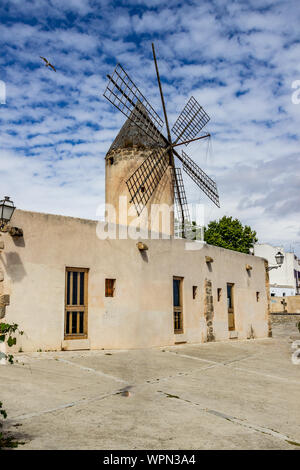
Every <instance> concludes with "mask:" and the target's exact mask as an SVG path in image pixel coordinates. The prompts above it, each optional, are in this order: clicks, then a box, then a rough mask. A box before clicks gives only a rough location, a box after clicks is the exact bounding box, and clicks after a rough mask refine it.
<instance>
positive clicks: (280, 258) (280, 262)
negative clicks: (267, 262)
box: [267, 251, 284, 271]
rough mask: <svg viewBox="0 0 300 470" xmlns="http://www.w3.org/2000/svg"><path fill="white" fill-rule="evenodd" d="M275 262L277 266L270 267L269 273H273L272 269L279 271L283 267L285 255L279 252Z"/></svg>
mask: <svg viewBox="0 0 300 470" xmlns="http://www.w3.org/2000/svg"><path fill="white" fill-rule="evenodd" d="M275 260H276V263H277V265H275V266H268V268H267V271H271V269H278V268H280V267H281V266H282V264H283V260H284V255H283V254H282V253H281V252H280V251H278V253H277V254H276V255H275Z"/></svg>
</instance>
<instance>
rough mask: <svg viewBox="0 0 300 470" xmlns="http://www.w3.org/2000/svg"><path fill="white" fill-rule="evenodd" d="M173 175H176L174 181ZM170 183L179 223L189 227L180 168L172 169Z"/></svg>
mask: <svg viewBox="0 0 300 470" xmlns="http://www.w3.org/2000/svg"><path fill="white" fill-rule="evenodd" d="M174 173H176V179H175V174H174ZM172 182H173V186H174V199H175V206H176V210H177V215H178V219H179V222H180V223H181V224H189V225H190V224H191V219H190V212H189V206H188V203H187V198H186V192H185V187H184V183H183V178H182V172H181V168H172ZM176 182H177V183H178V185H177V184H176ZM183 228H184V227H183Z"/></svg>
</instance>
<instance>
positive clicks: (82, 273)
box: [64, 268, 88, 339]
mask: <svg viewBox="0 0 300 470" xmlns="http://www.w3.org/2000/svg"><path fill="white" fill-rule="evenodd" d="M87 303H88V269H86V268H66V287H65V335H64V336H65V339H75V338H87V314H88V308H87V307H88V306H87Z"/></svg>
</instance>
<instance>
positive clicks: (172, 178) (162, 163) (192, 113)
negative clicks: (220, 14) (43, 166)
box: [104, 44, 220, 236]
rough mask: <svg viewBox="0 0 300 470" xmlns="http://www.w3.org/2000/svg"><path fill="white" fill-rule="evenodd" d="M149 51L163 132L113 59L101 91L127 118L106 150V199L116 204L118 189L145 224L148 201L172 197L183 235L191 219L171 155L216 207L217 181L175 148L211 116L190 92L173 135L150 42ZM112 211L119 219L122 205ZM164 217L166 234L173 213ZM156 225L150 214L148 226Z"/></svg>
mask: <svg viewBox="0 0 300 470" xmlns="http://www.w3.org/2000/svg"><path fill="white" fill-rule="evenodd" d="M152 52H153V58H154V63H155V69H156V75H157V81H158V86H159V91H160V96H161V102H162V107H163V113H164V120H165V125H166V130H167V137H165V136H164V135H163V134H162V132H161V131H162V128H163V121H162V119H161V118H160V117H159V115H158V114H157V113H156V112H155V110H154V109H153V108H152V106H151V104H150V103H149V102H148V101H147V99H146V98H145V96H144V95H143V94H142V93H141V92H140V90H139V89H138V88H137V86H136V85H135V84H134V83H133V81H132V80H131V78H130V77H129V76H128V74H127V73H126V72H125V70H124V69H123V67H122V66H121V65H120V64H117V66H116V68H115V70H114V72H113V74H112V75H107V77H108V79H109V82H108V85H107V87H106V89H105V92H104V97H105V98H106V99H108V101H110V102H111V103H112V104H113V105H114V106H115V107H116V108H117V109H119V110H120V111H121V112H122V113H123V114H125V116H127V118H128V120H127V121H126V123H125V124H124V126H123V127H122V129H121V131H120V133H119V134H118V136H117V138H116V139H115V141H114V143H113V144H112V146H111V148H110V149H109V151H108V154H107V156H106V203H111V204H112V205H114V206H116V198H118V199H119V196H120V195H121V196H122V195H124V196H125V195H126V196H128V199H129V206H132V207H131V209H132V208H135V212H134V215H135V217H136V221H137V224H139V226H140V227H145V226H146V225H145V224H146V222H147V221H148V217H149V216H148V215H147V211H145V208H146V207H147V208H149V207H152V206H153V204H154V203H157V204H158V203H159V204H163V203H165V204H168V205H170V204H171V205H173V202H174V201H175V205H176V209H177V217H178V220H179V222H180V224H181V226H182V236H185V228H186V227H187V226H190V224H191V222H190V216H189V211H188V205H187V200H186V195H185V189H184V184H183V179H182V174H181V168H180V167H175V157H177V158H178V159H179V161H180V163H181V165H182V168H183V170H184V171H185V172H186V173H187V174H188V176H189V177H190V178H191V179H192V180H193V181H194V182H195V183H196V184H197V186H198V187H199V188H200V189H201V190H202V191H203V192H204V193H205V194H206V195H207V196H208V197H209V198H210V199H211V200H212V201H213V202H214V203H215V204H216V205H217V206H218V207H220V205H219V195H218V190H217V186H216V183H215V182H214V181H213V180H212V179H211V178H210V177H209V176H208V175H207V174H206V173H205V172H204V171H203V170H202V169H201V168H200V167H199V166H198V165H197V164H196V163H195V162H194V161H193V160H192V159H191V158H190V157H189V156H188V155H187V154H186V153H185V152H184V151H182V152H181V154H179V153H178V152H177V151H176V149H175V147H177V146H179V145H188V144H189V143H190V142H193V141H195V140H199V139H204V138H207V137H210V134H204V135H200V136H198V137H196V136H197V135H198V134H199V133H200V132H201V131H202V129H203V128H204V126H205V125H206V124H207V123H208V121H209V119H210V118H209V116H208V115H207V113H206V112H205V111H204V109H203V108H202V106H200V104H199V103H198V102H197V101H196V100H195V98H194V97H191V98H190V99H189V101H188V102H187V104H186V105H185V107H184V108H183V110H182V112H181V114H180V115H179V117H178V118H177V120H176V122H175V124H174V125H173V127H172V133H173V135H174V140H172V137H171V131H170V128H169V122H168V116H167V111H166V106H165V100H164V96H163V92H162V86H161V81H160V76H159V71H158V66H157V61H156V55H155V49H154V44H152ZM126 149H127V150H126ZM129 149H130V150H129ZM117 167H118V168H117ZM125 185H126V186H125ZM116 212H117V213H118V214H119V219H118V223H121V222H120V215H121V216H122V213H123V210H122V213H121V212H120V211H118V209H117V207H116ZM143 212H144V215H143ZM131 213H132V212H131ZM150 213H151V211H150ZM145 214H146V215H145ZM169 221H170V227H172V228H170V230H169V232H170V233H169V235H173V217H172V216H169ZM147 227H148V225H147ZM155 228H157V227H155ZM155 228H154V227H153V221H152V219H151V220H150V229H154V230H155ZM160 228H161V227H159V231H161V230H160Z"/></svg>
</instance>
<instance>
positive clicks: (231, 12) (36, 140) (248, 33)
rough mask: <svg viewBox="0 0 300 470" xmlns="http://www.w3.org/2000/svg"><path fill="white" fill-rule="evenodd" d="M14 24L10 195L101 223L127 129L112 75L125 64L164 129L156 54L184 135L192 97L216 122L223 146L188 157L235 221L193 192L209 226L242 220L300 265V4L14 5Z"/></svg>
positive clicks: (194, 148)
mask: <svg viewBox="0 0 300 470" xmlns="http://www.w3.org/2000/svg"><path fill="white" fill-rule="evenodd" d="M0 18H1V24H0V45H1V57H0V80H3V81H4V82H5V84H6V103H5V104H0V123H1V134H0V164H1V166H0V171H1V194H3V195H10V196H11V197H12V198H13V200H14V201H15V203H16V204H17V206H18V207H19V208H21V209H28V210H36V211H41V212H50V213H60V214H65V215H72V216H79V217H88V218H96V211H97V207H98V205H99V204H101V203H103V201H104V156H105V153H106V151H107V150H108V148H109V146H110V144H111V141H112V140H113V138H114V137H115V135H116V134H117V132H118V130H119V128H120V127H121V125H122V124H123V122H124V119H125V118H124V117H123V116H122V114H121V113H119V112H117V111H116V110H115V109H114V108H113V107H112V106H111V105H110V104H109V103H108V102H106V100H105V99H104V98H103V97H102V93H103V91H104V88H105V84H106V74H107V73H110V72H111V71H112V70H113V68H114V66H115V64H116V63H117V62H120V63H121V64H122V65H123V66H124V67H125V69H126V71H127V72H128V73H129V75H130V76H131V78H132V79H133V80H134V81H135V82H136V84H137V85H138V86H139V88H140V89H141V90H142V92H143V93H144V94H145V95H146V97H147V98H148V100H149V101H150V102H151V103H152V105H153V106H154V107H155V109H156V110H157V111H158V112H159V114H160V115H161V117H162V110H161V104H160V98H159V92H158V88H157V84H156V77H155V69H154V65H153V60H152V55H151V42H152V41H154V42H155V45H156V52H157V56H158V60H159V68H160V73H161V77H162V81H163V89H164V93H165V95H166V102H167V108H168V113H169V119H170V121H171V124H172V123H173V122H174V121H175V119H176V117H177V115H178V113H179V112H180V111H181V109H182V107H183V106H184V104H185V103H186V101H187V100H188V99H189V97H190V96H191V95H194V96H195V98H196V99H197V100H198V101H199V102H200V103H201V105H202V106H203V107H204V108H205V110H206V111H207V112H208V114H209V115H210V117H211V121H210V122H209V124H208V126H207V130H209V131H210V132H211V134H212V141H211V146H210V147H209V148H207V144H206V143H205V142H204V141H200V142H198V143H194V144H191V145H190V146H189V147H188V148H187V152H188V154H189V155H190V156H191V157H192V158H194V159H195V161H196V162H197V163H198V164H199V165H200V166H201V167H202V168H203V169H204V170H205V171H206V172H207V173H208V174H209V175H211V176H212V177H213V178H214V179H215V180H216V181H217V184H218V187H219V192H220V199H221V208H220V209H217V208H215V207H214V206H213V204H212V203H210V201H209V200H207V199H206V197H205V196H204V195H203V194H202V193H200V192H199V191H198V190H197V187H195V186H194V185H193V183H192V182H190V180H188V179H186V180H185V182H186V191H187V196H188V200H189V201H190V202H195V203H199V202H205V205H206V211H205V213H206V217H207V221H208V220H211V219H215V218H219V217H221V216H223V215H224V214H227V215H233V216H235V217H239V218H240V219H241V220H242V221H243V223H247V224H249V225H251V227H252V228H253V229H255V230H256V231H257V232H258V236H259V240H260V241H261V242H270V243H277V244H279V243H282V244H284V245H285V247H286V248H289V247H290V245H291V246H292V247H293V248H294V249H295V250H296V251H297V252H298V254H300V226H299V225H300V224H299V207H300V204H299V203H300V197H299V186H300V185H299V183H300V181H299V180H300V177H299V155H300V152H299V129H300V104H299V105H296V104H293V103H292V100H291V97H292V93H293V91H294V90H293V89H292V83H293V82H294V81H295V80H300V38H299V25H300V4H299V2H298V0H285V1H284V2H282V1H276V0H273V1H270V0H247V1H244V0H236V1H234V0H231V1H230V0H226V1H225V0H207V1H206V0H204V1H193V0H190V1H176V0H168V1H164V0H160V1H157V0H152V1H146V0H129V1H126V2H125V1H118V2H117V1H115V2H113V1H106V0H64V1H61V0H47V1H46V0H30V1H29V0H11V1H8V2H6V1H5V0H2V2H1V3H0ZM40 55H42V56H44V57H47V59H49V60H50V62H51V63H53V64H54V65H55V67H56V68H57V72H56V73H55V72H53V71H51V70H49V69H47V68H46V67H45V66H44V65H43V63H42V61H41V59H40V57H39V56H40Z"/></svg>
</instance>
